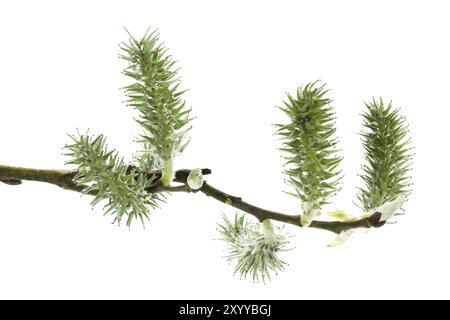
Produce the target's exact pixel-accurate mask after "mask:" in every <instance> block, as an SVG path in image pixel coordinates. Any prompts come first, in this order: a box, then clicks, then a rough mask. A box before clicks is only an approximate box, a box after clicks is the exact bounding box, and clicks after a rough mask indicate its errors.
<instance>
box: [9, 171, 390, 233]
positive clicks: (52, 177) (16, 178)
mask: <svg viewBox="0 0 450 320" xmlns="http://www.w3.org/2000/svg"><path fill="white" fill-rule="evenodd" d="M132 169H133V167H131V166H130V170H132ZM76 173H77V172H76V171H73V170H72V171H71V170H48V169H31V168H21V167H12V166H5V165H0V181H1V182H3V183H6V184H9V185H19V184H21V183H22V180H28V181H39V182H45V183H50V184H53V185H56V186H59V187H61V188H63V189H66V190H72V191H76V192H82V190H83V186H79V185H77V184H76V183H75V182H73V180H72V179H73V177H74V176H75V175H76ZM189 173H190V170H187V169H182V170H178V171H176V172H175V177H174V179H173V181H174V182H179V183H181V185H178V186H168V187H164V186H163V185H162V184H157V185H156V186H154V187H151V188H148V189H147V191H148V192H152V193H155V192H191V191H193V190H191V189H190V188H189V186H188V185H187V177H188V176H189ZM202 173H203V175H207V174H210V173H211V170H210V169H202ZM147 174H148V175H150V176H153V177H156V178H160V177H161V172H160V171H157V172H151V173H147ZM195 191H200V192H202V193H204V194H205V195H207V196H209V197H212V198H214V199H216V200H218V201H221V202H223V203H225V204H227V205H230V206H232V207H234V208H237V209H239V210H242V211H244V212H246V213H249V214H251V215H253V216H254V217H256V218H257V219H258V220H259V221H263V220H265V219H271V220H276V221H280V222H284V223H289V224H292V225H295V226H299V227H301V224H300V215H287V214H284V213H279V212H276V211H270V210H266V209H263V208H259V207H257V206H254V205H252V204H250V203H247V202H245V201H243V200H242V199H241V198H240V197H236V196H232V195H230V194H227V193H225V192H223V191H220V190H219V189H216V188H214V187H213V186H211V185H210V184H208V183H207V182H205V183H204V184H203V186H202V187H201V188H200V190H195ZM89 194H90V195H95V191H94V192H91V193H89ZM380 218H381V214H380V213H374V214H373V215H371V216H370V217H368V218H364V219H360V220H356V221H352V222H341V221H318V220H315V221H313V222H312V223H311V225H310V226H309V227H311V228H316V229H322V230H328V231H331V232H334V233H340V232H342V231H345V230H349V229H354V228H371V227H374V228H378V227H381V226H382V225H384V222H382V221H380Z"/></svg>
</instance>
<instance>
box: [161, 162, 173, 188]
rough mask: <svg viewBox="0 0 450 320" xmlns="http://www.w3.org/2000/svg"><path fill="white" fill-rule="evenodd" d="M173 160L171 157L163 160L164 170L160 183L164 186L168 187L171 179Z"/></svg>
mask: <svg viewBox="0 0 450 320" xmlns="http://www.w3.org/2000/svg"><path fill="white" fill-rule="evenodd" d="M172 170H173V160H172V158H170V159H168V160H165V161H164V170H163V173H162V177H161V183H162V185H163V186H164V187H168V186H169V184H170V182H171V181H172Z"/></svg>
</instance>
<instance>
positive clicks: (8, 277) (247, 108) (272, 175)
mask: <svg viewBox="0 0 450 320" xmlns="http://www.w3.org/2000/svg"><path fill="white" fill-rule="evenodd" d="M447 3H448V2H447V1H395V2H394V1H380V0H378V1H291V2H287V1H286V2H285V1H272V2H264V1H229V0H228V1H222V2H219V1H214V2H213V1H179V2H175V1H120V2H118V1H80V0H78V1H71V2H69V1H64V2H62V1H38V2H37V1H8V2H7V1H4V2H2V3H1V4H0V41H1V44H0V46H1V49H0V88H1V90H0V120H1V121H0V163H1V164H9V165H16V166H29V167H36V168H63V167H64V161H65V159H64V157H63V156H61V147H62V146H63V145H64V144H65V143H66V142H68V141H69V140H68V138H67V137H66V134H67V133H73V132H75V130H76V128H77V127H79V128H80V130H82V131H83V130H85V129H87V128H90V129H91V131H92V132H93V133H104V134H106V135H107V136H108V139H109V143H110V145H112V146H115V147H117V148H118V149H120V151H121V152H122V154H123V155H124V156H125V157H127V158H129V157H130V155H131V154H132V152H133V151H134V150H135V149H136V145H135V144H133V143H132V142H131V141H132V139H133V135H135V134H136V133H138V128H137V125H136V124H135V123H134V122H133V120H132V117H133V115H135V113H134V112H133V111H132V110H129V109H127V108H125V106H124V105H123V103H122V101H123V100H124V97H123V94H122V92H121V91H120V90H119V88H120V87H121V86H123V85H125V84H126V83H128V82H127V81H128V80H127V79H125V78H124V76H123V75H121V73H120V71H121V69H122V68H123V67H124V63H123V62H122V61H120V60H119V59H118V53H119V50H118V44H119V43H120V41H122V40H126V39H127V35H126V33H125V31H124V30H123V27H127V28H128V29H129V30H130V31H131V32H132V33H134V34H136V35H138V36H139V35H142V34H143V33H144V32H145V30H146V29H147V28H148V27H149V26H151V27H154V28H156V27H157V28H159V30H160V32H161V38H162V39H164V41H165V42H166V44H167V46H168V47H169V49H170V51H171V53H172V55H173V56H174V57H175V59H177V60H178V61H179V66H180V67H181V68H182V69H181V74H182V78H183V85H184V87H185V88H189V89H190V91H189V92H188V93H187V94H186V99H187V100H188V102H189V104H190V105H192V106H193V110H194V115H195V116H196V117H197V118H196V120H195V122H194V126H195V127H194V130H193V131H192V143H191V145H190V146H189V147H188V149H187V150H186V151H185V154H184V155H183V156H182V157H180V158H178V159H177V162H176V166H177V168H193V167H199V166H200V167H209V168H211V169H212V170H213V174H212V175H211V176H210V177H208V181H209V182H210V183H211V184H213V185H214V186H217V187H219V188H221V189H223V190H225V191H228V192H230V193H233V194H236V195H239V196H242V197H244V199H245V200H248V201H249V202H252V203H255V204H257V205H259V206H262V207H266V208H268V209H273V210H278V211H282V212H286V213H291V214H297V213H298V212H299V210H300V204H299V202H298V201H297V200H296V199H295V198H291V197H290V196H288V195H286V194H284V193H283V192H282V191H283V190H285V189H286V188H285V186H284V184H283V176H282V174H281V171H282V164H283V161H282V159H281V158H280V153H279V152H278V151H277V147H279V142H278V141H277V139H276V137H275V136H274V128H273V127H272V126H271V124H273V123H276V122H279V121H282V120H283V117H282V115H281V114H280V111H279V110H277V109H276V108H275V106H277V105H280V104H281V101H282V100H283V99H284V98H285V92H287V91H289V92H293V91H294V90H295V89H296V88H297V86H299V85H301V84H304V83H307V82H309V81H313V80H316V79H321V80H322V81H324V82H326V83H327V84H328V87H329V88H330V89H331V92H330V97H331V98H333V100H334V106H335V107H336V113H337V117H338V120H337V122H338V123H337V125H338V135H339V137H340V139H341V148H342V149H343V155H344V157H345V158H344V161H343V164H342V168H343V170H344V173H345V180H344V187H343V190H342V192H341V193H340V194H339V195H338V197H336V198H335V202H334V203H333V205H331V206H330V207H329V208H326V209H335V208H341V209H347V210H349V211H351V212H352V213H355V214H358V213H359V212H358V209H357V208H356V206H355V205H354V204H353V203H352V202H353V201H354V200H355V190H356V186H357V185H359V184H360V181H359V179H358V178H357V173H358V172H359V167H360V164H361V160H362V148H361V145H360V142H359V137H358V135H357V133H358V132H359V131H360V129H361V117H360V115H359V114H360V113H361V112H362V110H363V101H365V100H368V99H370V98H371V97H372V96H375V97H378V96H381V97H383V98H385V99H386V100H390V99H392V100H393V102H394V104H395V105H396V106H398V107H401V108H402V113H403V114H404V115H406V116H407V118H408V122H409V123H410V130H411V136H412V138H413V140H414V147H415V152H416V157H415V161H414V170H413V177H414V190H413V194H412V196H411V199H410V201H409V202H408V203H407V205H406V206H405V208H406V215H404V216H402V217H400V218H399V219H398V223H397V224H396V225H389V226H386V227H383V228H381V229H377V230H371V231H370V232H369V233H368V234H366V235H357V236H355V237H353V238H352V239H350V240H349V241H348V242H347V243H346V244H345V245H343V246H341V247H338V248H334V249H330V248H327V247H326V244H327V243H328V242H329V241H331V240H332V239H333V237H334V236H333V234H331V233H329V232H326V231H321V230H311V229H298V228H291V230H292V232H293V233H294V234H295V235H296V237H295V238H294V240H293V241H294V243H295V245H296V250H295V251H292V252H289V253H288V254H286V255H285V259H286V260H287V261H288V262H289V263H290V266H289V267H288V268H287V270H286V272H284V273H282V274H280V275H279V276H278V277H275V278H274V280H273V281H272V282H271V283H269V284H266V285H262V284H254V283H253V282H252V281H251V280H247V281H243V280H240V279H239V277H237V276H233V267H232V266H230V265H228V264H227V263H226V262H225V261H224V260H223V259H222V258H221V257H222V255H223V254H224V253H223V249H224V246H223V244H222V243H221V242H219V241H216V240H214V239H215V238H216V237H217V234H216V232H215V228H216V222H218V221H219V218H220V214H221V212H225V213H228V214H233V213H234V210H233V209H230V208H229V207H224V206H223V205H222V204H220V203H219V202H217V201H215V200H214V199H209V198H207V197H206V196H204V195H202V194H177V195H173V196H170V197H169V199H168V200H169V201H168V203H167V205H164V206H163V208H162V209H161V210H157V211H155V212H153V214H152V218H151V222H150V223H149V224H147V227H146V229H145V230H144V229H142V227H141V226H140V225H139V224H137V223H136V224H135V225H134V226H133V227H132V230H131V231H129V230H128V229H127V228H126V227H120V228H119V227H117V226H116V225H111V224H110V218H109V217H103V216H102V212H101V208H95V209H94V210H93V211H92V210H91V209H90V205H89V202H90V199H89V198H88V197H83V198H80V195H79V194H76V193H74V192H70V191H64V190H62V189H59V188H57V187H54V186H51V185H45V184H42V183H33V182H28V183H26V182H25V183H23V184H22V185H21V186H17V187H11V186H7V185H3V184H2V185H0V298H138V299H141V298H159V299H163V298H191V299H196V298H225V299H229V298H235V299H239V298H255V299H256V298H273V299H282V298H286V299H299V298H450V293H449V285H450V276H449V273H450V259H449V243H450V235H449V231H448V230H449V226H450V212H449V210H448V194H449V189H448V180H449V179H448V178H449V174H448V159H449V158H448V120H449V115H450V113H449V105H448V95H449V93H448V88H449V74H450V65H449V57H450V46H449V41H448V40H449V33H448V32H449V30H450V20H449V19H448V17H449V13H450V11H449V9H450V7H449V6H448V4H447Z"/></svg>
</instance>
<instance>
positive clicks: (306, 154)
mask: <svg viewBox="0 0 450 320" xmlns="http://www.w3.org/2000/svg"><path fill="white" fill-rule="evenodd" d="M316 84H317V83H316V82H313V83H310V84H307V85H306V86H305V87H301V88H299V89H298V90H297V93H296V95H295V96H292V95H290V94H288V96H287V97H288V100H287V101H286V102H284V107H281V108H280V109H281V110H282V111H284V112H285V113H286V115H287V116H288V118H289V122H288V123H287V124H282V125H280V124H279V125H277V127H278V134H279V135H280V136H281V138H282V140H283V142H284V143H283V147H282V148H281V150H282V151H285V152H286V153H287V156H286V160H287V162H286V169H285V173H286V174H287V176H288V182H289V184H290V185H291V186H293V187H294V189H295V193H294V195H295V196H297V197H298V198H300V199H301V201H302V202H303V209H304V214H305V215H306V216H310V217H312V216H314V215H317V214H318V213H319V212H318V210H320V207H321V206H322V205H324V204H328V203H329V198H330V197H331V196H332V195H334V194H335V193H336V191H337V189H338V187H339V183H340V180H341V174H340V171H339V170H338V169H337V168H338V165H339V163H340V162H341V160H342V158H341V157H340V156H338V155H337V150H336V144H337V139H336V138H335V137H334V133H335V130H336V129H335V128H334V119H335V118H334V112H333V107H332V106H331V105H330V102H331V100H330V99H328V98H326V97H325V94H326V93H327V90H325V89H324V86H317V85H316ZM310 220H311V219H308V222H310ZM302 224H303V223H302ZM306 224H309V223H306Z"/></svg>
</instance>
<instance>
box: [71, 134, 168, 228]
mask: <svg viewBox="0 0 450 320" xmlns="http://www.w3.org/2000/svg"><path fill="white" fill-rule="evenodd" d="M70 137H71V138H72V140H73V144H71V145H68V146H66V147H65V148H66V149H67V150H68V151H69V152H68V153H66V155H67V156H69V157H71V160H69V161H67V163H68V164H75V165H77V166H78V172H77V174H76V175H75V177H74V178H73V180H74V181H75V182H76V183H77V184H78V185H79V186H82V187H83V193H85V194H87V193H94V194H95V197H94V200H92V202H91V204H92V205H93V206H94V205H96V204H98V203H99V202H101V201H102V200H105V201H106V204H105V214H111V215H113V216H114V222H117V223H119V224H120V223H121V221H122V219H123V218H124V217H125V218H126V224H127V226H130V223H131V222H132V220H133V219H137V218H139V219H140V220H141V221H142V223H144V218H146V219H148V207H147V206H148V205H150V206H152V207H156V206H157V201H158V199H159V198H158V196H157V195H156V194H152V193H148V192H146V190H145V189H146V188H148V187H150V186H152V185H153V182H154V179H152V178H149V177H148V175H144V174H140V173H139V172H137V171H135V170H129V169H128V166H127V165H125V163H124V162H123V160H122V159H120V158H119V156H118V153H117V152H116V151H115V150H108V149H107V147H106V144H105V142H106V141H105V138H104V136H103V135H99V136H97V137H93V136H90V135H88V134H85V135H78V136H73V135H70Z"/></svg>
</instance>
